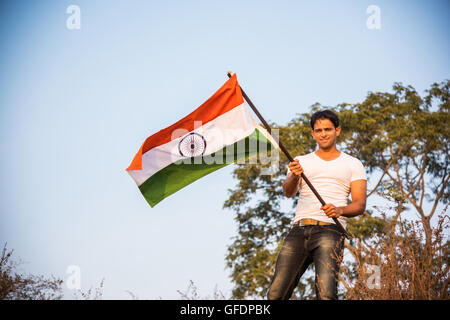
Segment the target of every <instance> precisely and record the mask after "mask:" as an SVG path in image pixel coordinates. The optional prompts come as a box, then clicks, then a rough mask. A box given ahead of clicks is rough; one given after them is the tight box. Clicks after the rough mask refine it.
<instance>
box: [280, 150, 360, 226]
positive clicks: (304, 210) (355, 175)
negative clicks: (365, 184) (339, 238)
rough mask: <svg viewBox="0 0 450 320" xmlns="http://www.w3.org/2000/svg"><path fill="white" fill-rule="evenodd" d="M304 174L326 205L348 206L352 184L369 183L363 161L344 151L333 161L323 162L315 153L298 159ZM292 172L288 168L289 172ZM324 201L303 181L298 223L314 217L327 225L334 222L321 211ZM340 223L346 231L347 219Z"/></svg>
mask: <svg viewBox="0 0 450 320" xmlns="http://www.w3.org/2000/svg"><path fill="white" fill-rule="evenodd" d="M294 159H298V161H299V163H300V165H301V166H302V168H303V173H304V174H305V176H306V177H307V178H308V180H309V181H310V182H311V184H312V185H313V186H314V188H315V189H316V190H317V192H318V193H319V194H320V196H321V197H322V198H323V200H324V201H325V203H332V204H334V205H335V206H336V207H342V206H346V205H347V200H348V196H349V194H350V182H352V181H355V180H360V179H362V180H367V177H366V171H365V169H364V166H363V165H362V163H361V161H359V160H358V159H357V158H355V157H352V156H350V155H348V154H346V153H344V152H341V154H340V155H339V157H338V158H336V159H334V160H330V161H325V160H323V159H321V158H320V157H319V156H318V155H316V153H315V152H311V153H309V154H307V155H304V156H298V157H295V158H294ZM289 172H290V170H289V169H288V173H289ZM320 207H322V205H321V203H320V201H319V200H318V199H317V197H316V196H315V195H314V193H313V192H312V191H311V189H310V188H309V186H308V185H307V184H306V182H305V181H304V180H303V179H302V182H301V185H300V198H299V200H298V203H297V210H296V212H295V217H294V222H295V221H298V220H300V219H305V218H311V219H315V220H319V221H324V222H331V223H334V221H333V219H332V218H328V217H327V215H326V214H325V213H324V212H323V211H322V210H320ZM338 221H339V222H340V223H341V224H342V226H343V227H344V228H345V226H346V218H345V217H343V216H341V217H339V218H338Z"/></svg>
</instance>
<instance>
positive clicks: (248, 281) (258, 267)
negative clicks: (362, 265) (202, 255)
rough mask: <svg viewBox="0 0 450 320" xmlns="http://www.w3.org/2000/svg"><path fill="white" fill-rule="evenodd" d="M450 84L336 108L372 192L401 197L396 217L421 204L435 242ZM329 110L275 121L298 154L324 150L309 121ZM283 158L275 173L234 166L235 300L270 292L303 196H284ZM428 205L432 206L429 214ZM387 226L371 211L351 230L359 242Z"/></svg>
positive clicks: (449, 131) (347, 146)
mask: <svg viewBox="0 0 450 320" xmlns="http://www.w3.org/2000/svg"><path fill="white" fill-rule="evenodd" d="M449 89H450V81H445V82H442V83H440V84H437V83H435V84H433V85H432V86H431V88H430V89H429V90H427V91H426V96H425V97H423V98H422V97H421V96H420V95H419V94H418V93H417V92H416V91H415V89H414V88H412V87H411V86H407V87H405V86H403V85H402V84H401V83H395V84H394V85H393V92H392V93H386V92H376V93H372V92H369V94H368V96H367V97H366V99H365V100H364V101H363V102H361V103H356V104H347V103H342V104H340V105H338V106H336V108H334V110H335V111H336V112H337V113H338V114H339V117H340V120H341V127H342V131H341V135H340V136H339V138H338V146H339V148H340V149H341V150H342V151H344V152H346V153H348V154H350V155H353V156H355V157H357V158H359V159H360V160H361V161H362V162H363V164H364V165H365V167H366V169H367V170H368V171H369V172H370V173H371V175H370V176H369V182H373V183H372V185H373V186H374V188H373V190H372V191H371V192H369V196H371V195H372V194H377V195H379V196H381V197H383V198H385V199H386V200H387V201H390V202H393V203H394V204H395V205H396V216H395V217H394V218H393V219H394V220H395V218H396V217H397V216H398V215H399V214H401V213H402V212H404V211H405V210H406V209H407V208H408V207H412V208H414V209H415V211H416V213H418V214H419V216H420V217H421V218H422V221H423V223H424V229H425V233H426V234H427V236H426V239H427V240H426V241H430V239H431V228H430V225H429V223H430V219H431V216H432V215H433V214H434V212H435V210H436V207H437V205H438V204H439V203H444V204H445V203H448V199H449V194H450V190H449V184H448V179H449V176H450V172H449V159H450V156H449V150H450V147H449V136H450V126H449V125H448V123H450V116H449V112H448V111H449V106H450V102H449V101H450V100H449V96H450V95H449V92H450V90H449ZM321 109H325V108H324V107H322V106H321V105H320V104H315V105H313V106H312V107H311V112H309V113H303V114H298V115H296V117H295V118H294V119H293V120H292V121H290V122H289V123H288V124H287V125H286V126H279V125H276V124H271V126H272V128H278V129H279V130H280V141H282V143H283V144H284V145H285V146H286V148H287V149H288V150H289V152H290V153H291V155H292V156H297V155H301V154H306V153H309V152H311V151H313V150H314V149H315V148H316V144H315V141H314V140H313V139H312V137H311V127H310V124H309V119H310V117H311V115H312V113H313V112H315V111H317V110H321ZM280 156H281V159H280V163H279V168H278V170H277V171H276V172H275V173H273V175H272V176H266V175H261V174H260V172H261V166H259V165H253V164H252V165H238V166H237V167H236V169H235V170H234V178H236V179H237V185H236V187H235V188H234V189H233V190H229V193H230V196H229V198H228V200H227V201H225V203H224V208H228V209H231V210H233V211H234V214H235V220H236V222H237V224H238V234H237V236H236V237H235V238H234V239H233V240H234V241H233V243H232V244H231V245H230V246H229V248H228V254H227V256H226V263H227V266H228V267H229V268H230V269H231V271H232V273H231V277H232V281H233V282H234V284H235V288H234V290H233V293H232V294H233V298H237V299H242V298H246V297H257V298H262V297H265V294H266V292H267V290H268V287H269V284H270V281H271V277H272V274H273V269H274V265H275V262H276V257H277V254H278V250H279V248H280V245H281V240H282V239H283V236H284V235H285V233H286V232H287V231H288V229H289V224H290V222H291V220H292V217H293V215H294V212H295V206H296V201H297V199H296V198H297V197H294V199H287V198H286V197H285V196H284V195H283V188H282V185H283V182H284V179H285V176H286V168H287V164H288V160H287V159H286V158H285V156H284V155H283V154H280ZM372 180H373V181H372ZM377 181H378V182H377ZM425 202H431V204H432V209H431V210H430V211H429V212H428V214H427V213H426V212H425V211H424V203H425ZM369 211H370V210H369ZM386 223H387V221H384V220H383V219H380V218H377V217H374V216H371V215H370V214H365V215H363V216H361V217H359V218H356V219H349V220H348V228H349V230H350V231H351V232H352V233H353V234H354V235H355V236H356V237H357V239H368V238H370V237H373V236H375V235H377V234H382V233H383V232H384V230H385V227H386V225H385V224H386ZM353 244H354V243H352V244H350V245H353ZM302 281H306V284H305V283H300V284H299V286H298V288H297V289H296V291H295V294H296V296H297V297H304V296H305V288H306V285H307V283H308V282H310V281H311V278H308V279H302Z"/></svg>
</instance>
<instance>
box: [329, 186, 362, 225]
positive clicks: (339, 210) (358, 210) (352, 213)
mask: <svg viewBox="0 0 450 320" xmlns="http://www.w3.org/2000/svg"><path fill="white" fill-rule="evenodd" d="M366 192H367V181H366V180H362V179H361V180H355V181H352V182H351V183H350V193H351V195H352V203H350V204H349V205H347V206H344V207H335V206H334V205H333V204H331V203H327V204H326V205H324V206H322V207H321V208H320V209H322V210H323V211H324V212H325V214H326V215H327V216H328V217H329V218H339V217H340V216H344V217H347V218H351V217H356V216H359V215H360V214H363V213H364V211H365V210H366Z"/></svg>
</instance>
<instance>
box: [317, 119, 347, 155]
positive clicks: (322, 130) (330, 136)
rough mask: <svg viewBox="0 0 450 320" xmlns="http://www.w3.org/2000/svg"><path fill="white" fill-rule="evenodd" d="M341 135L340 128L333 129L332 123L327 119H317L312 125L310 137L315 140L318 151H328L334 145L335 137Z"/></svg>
mask: <svg viewBox="0 0 450 320" xmlns="http://www.w3.org/2000/svg"><path fill="white" fill-rule="evenodd" d="M340 133H341V127H337V128H335V127H334V124H333V122H331V121H330V120H328V119H318V120H317V121H316V123H314V130H311V135H312V136H313V138H314V140H316V142H317V144H318V145H319V148H320V149H324V150H328V149H330V148H331V147H333V146H334V145H335V144H336V137H337V136H339V134H340Z"/></svg>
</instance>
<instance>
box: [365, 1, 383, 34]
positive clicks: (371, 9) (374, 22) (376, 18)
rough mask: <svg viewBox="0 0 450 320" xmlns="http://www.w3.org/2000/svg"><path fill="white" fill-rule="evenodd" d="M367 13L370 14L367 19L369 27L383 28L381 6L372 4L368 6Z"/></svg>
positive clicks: (372, 28) (374, 28) (373, 28)
mask: <svg viewBox="0 0 450 320" xmlns="http://www.w3.org/2000/svg"><path fill="white" fill-rule="evenodd" d="M366 13H367V14H369V15H370V16H369V17H367V20H366V26H367V29H370V30H380V29H381V10H380V7H379V6H376V5H374V4H372V5H370V6H368V7H367V9H366Z"/></svg>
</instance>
